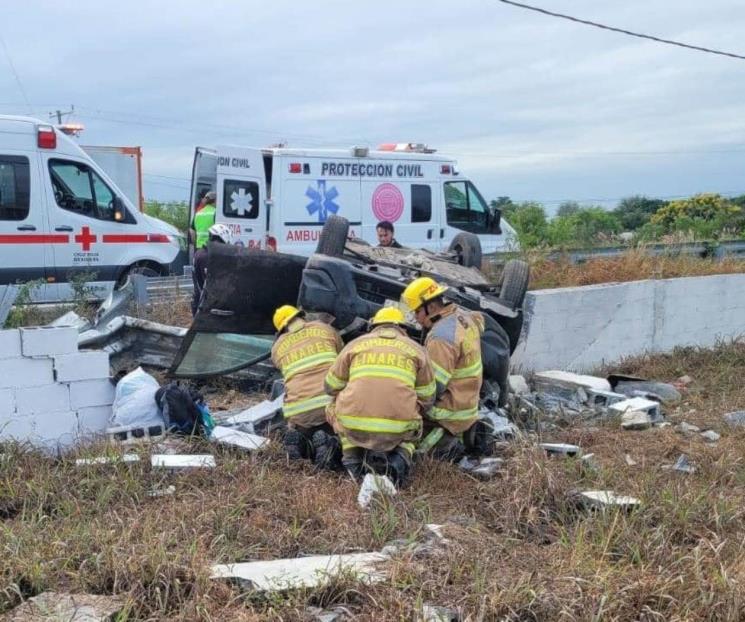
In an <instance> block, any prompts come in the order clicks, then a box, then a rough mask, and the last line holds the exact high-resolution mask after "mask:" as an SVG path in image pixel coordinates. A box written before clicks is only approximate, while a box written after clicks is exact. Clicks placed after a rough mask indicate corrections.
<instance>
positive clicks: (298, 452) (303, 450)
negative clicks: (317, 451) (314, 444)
mask: <svg viewBox="0 0 745 622" xmlns="http://www.w3.org/2000/svg"><path fill="white" fill-rule="evenodd" d="M282 442H283V444H284V447H285V453H287V457H288V458H289V459H290V460H300V459H302V458H309V457H310V445H309V443H308V439H307V438H306V437H305V435H304V434H303V433H302V431H300V430H298V429H296V428H290V429H288V430H287V431H286V432H285V437H284V439H283V441H282Z"/></svg>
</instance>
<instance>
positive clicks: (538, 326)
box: [512, 274, 745, 372]
mask: <svg viewBox="0 0 745 622" xmlns="http://www.w3.org/2000/svg"><path fill="white" fill-rule="evenodd" d="M741 335H745V274H724V275H714V276H702V277H684V278H677V279H663V280H646V281H633V282H630V283H608V284H603V285H590V286H587V287H567V288H562V289H548V290H539V291H534V292H529V293H528V294H527V296H526V299H525V322H524V325H523V331H522V335H521V337H520V342H519V343H518V346H517V349H516V350H515V353H514V354H513V357H512V367H513V369H515V370H519V371H531V370H544V369H565V370H570V371H577V372H583V371H591V370H593V369H595V368H597V367H599V366H601V365H603V364H606V363H613V362H615V361H618V360H619V359H621V358H624V357H627V356H636V355H640V354H644V353H648V352H651V353H654V352H669V351H671V350H672V349H673V348H675V347H677V346H701V347H710V346H713V345H715V344H716V343H717V341H718V340H720V339H732V338H735V337H739V336H741Z"/></svg>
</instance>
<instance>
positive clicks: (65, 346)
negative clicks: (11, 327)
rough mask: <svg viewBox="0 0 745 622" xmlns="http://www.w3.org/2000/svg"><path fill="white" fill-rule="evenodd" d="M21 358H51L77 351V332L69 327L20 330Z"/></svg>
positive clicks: (35, 327)
mask: <svg viewBox="0 0 745 622" xmlns="http://www.w3.org/2000/svg"><path fill="white" fill-rule="evenodd" d="M21 351H22V353H23V356H53V355H55V354H74V353H76V352H77V351H78V331H77V330H75V329H74V328H72V327H71V326H59V327H57V326H34V327H31V328H21Z"/></svg>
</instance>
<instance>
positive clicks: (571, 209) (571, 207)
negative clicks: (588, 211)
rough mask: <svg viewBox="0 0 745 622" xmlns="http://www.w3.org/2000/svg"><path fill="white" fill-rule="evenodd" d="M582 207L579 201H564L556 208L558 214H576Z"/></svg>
mask: <svg viewBox="0 0 745 622" xmlns="http://www.w3.org/2000/svg"><path fill="white" fill-rule="evenodd" d="M581 209H582V208H581V207H580V204H579V203H577V201H564V202H563V203H562V204H561V205H559V209H558V210H556V215H557V216H571V215H572V214H576V213H577V212H578V211H580V210H581Z"/></svg>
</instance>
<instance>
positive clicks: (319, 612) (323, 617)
mask: <svg viewBox="0 0 745 622" xmlns="http://www.w3.org/2000/svg"><path fill="white" fill-rule="evenodd" d="M352 615H353V614H352V612H351V611H350V610H349V609H347V608H346V607H342V606H341V605H337V606H336V607H331V609H321V608H320V607H308V608H307V609H306V610H305V617H304V618H303V619H304V620H311V621H312V622H342V620H351V619H352Z"/></svg>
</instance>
